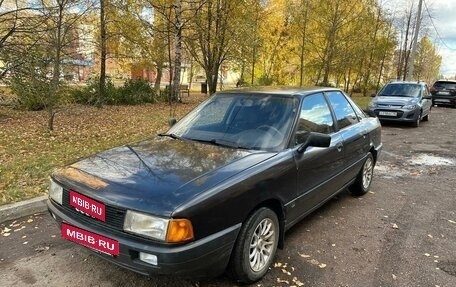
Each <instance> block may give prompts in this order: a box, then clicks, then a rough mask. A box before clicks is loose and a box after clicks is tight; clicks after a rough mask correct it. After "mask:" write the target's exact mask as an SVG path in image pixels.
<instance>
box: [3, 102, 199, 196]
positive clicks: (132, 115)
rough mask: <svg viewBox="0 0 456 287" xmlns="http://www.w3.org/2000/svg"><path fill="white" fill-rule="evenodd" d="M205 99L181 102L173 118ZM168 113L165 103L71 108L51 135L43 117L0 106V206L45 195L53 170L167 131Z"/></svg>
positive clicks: (57, 120) (58, 117)
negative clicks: (96, 153) (100, 107)
mask: <svg viewBox="0 0 456 287" xmlns="http://www.w3.org/2000/svg"><path fill="white" fill-rule="evenodd" d="M205 98H206V96H202V95H200V94H197V93H195V94H192V95H191V96H190V97H189V98H184V102H186V103H184V104H177V105H176V109H175V117H177V118H179V117H182V116H183V115H184V114H185V113H187V112H188V111H189V110H191V109H192V108H193V107H194V106H195V105H197V104H198V103H200V102H201V101H202V100H203V99H205ZM170 113H171V109H170V106H169V105H168V104H166V103H160V104H145V105H140V106H108V107H104V108H102V109H97V108H94V107H87V106H80V105H71V106H67V107H65V108H63V109H62V110H61V111H60V112H59V113H58V114H57V115H56V118H55V131H53V132H48V131H47V130H46V112H23V111H16V110H11V109H7V108H5V107H0V205H4V204H8V203H12V202H17V201H21V200H24V199H28V198H32V197H35V196H39V195H43V194H45V193H46V192H47V188H48V184H49V182H48V178H49V174H50V173H51V172H52V170H53V169H55V168H58V167H62V166H65V165H67V164H69V163H72V162H74V161H76V160H77V159H78V158H81V157H84V156H88V155H90V154H93V153H95V152H98V151H101V150H104V149H107V148H110V147H114V146H119V145H122V144H125V143H129V142H135V141H139V140H141V139H145V138H149V137H152V136H155V135H156V134H157V133H159V132H163V131H166V130H167V128H168V127H167V122H168V118H169V117H170Z"/></svg>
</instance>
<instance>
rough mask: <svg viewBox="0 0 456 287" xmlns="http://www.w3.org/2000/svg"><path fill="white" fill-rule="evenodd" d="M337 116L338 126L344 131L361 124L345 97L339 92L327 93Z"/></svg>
mask: <svg viewBox="0 0 456 287" xmlns="http://www.w3.org/2000/svg"><path fill="white" fill-rule="evenodd" d="M326 95H327V96H328V99H329V102H330V103H331V106H332V107H333V109H334V113H335V114H336V120H337V125H338V127H339V129H343V128H345V127H348V126H350V125H353V124H356V123H358V122H359V119H358V117H357V115H356V113H355V111H354V110H353V107H352V106H351V105H350V103H349V102H348V100H347V99H346V98H345V96H344V95H343V94H342V93H341V92H339V91H330V92H326Z"/></svg>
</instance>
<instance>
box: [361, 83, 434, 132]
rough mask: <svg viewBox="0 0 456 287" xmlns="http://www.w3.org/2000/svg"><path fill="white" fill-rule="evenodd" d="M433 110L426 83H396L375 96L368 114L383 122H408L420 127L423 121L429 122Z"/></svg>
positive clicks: (387, 86) (385, 87)
mask: <svg viewBox="0 0 456 287" xmlns="http://www.w3.org/2000/svg"><path fill="white" fill-rule="evenodd" d="M431 108H432V97H431V94H430V92H429V88H428V86H427V84H426V83H424V82H405V81H394V82H390V83H388V84H386V85H385V86H384V87H383V88H382V89H381V90H380V92H378V94H377V95H375V96H374V98H373V99H372V101H371V102H370V103H369V106H368V113H369V114H370V115H371V116H376V117H378V118H379V119H380V120H381V121H390V122H407V123H410V124H411V125H412V126H414V127H418V126H419V125H420V122H421V121H422V120H423V121H428V120H429V115H430V113H431Z"/></svg>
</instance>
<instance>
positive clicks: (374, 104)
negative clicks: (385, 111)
mask: <svg viewBox="0 0 456 287" xmlns="http://www.w3.org/2000/svg"><path fill="white" fill-rule="evenodd" d="M368 107H369V108H370V109H373V108H376V107H377V103H375V102H370V103H369V105H368Z"/></svg>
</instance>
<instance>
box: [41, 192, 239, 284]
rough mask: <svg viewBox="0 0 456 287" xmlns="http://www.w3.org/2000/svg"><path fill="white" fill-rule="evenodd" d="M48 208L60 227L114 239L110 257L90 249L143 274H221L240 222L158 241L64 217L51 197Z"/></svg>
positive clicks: (194, 275) (117, 263) (65, 215)
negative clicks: (176, 240)
mask: <svg viewBox="0 0 456 287" xmlns="http://www.w3.org/2000/svg"><path fill="white" fill-rule="evenodd" d="M47 206H48V210H49V212H50V213H51V215H52V216H53V218H54V219H55V220H56V221H57V223H58V225H59V226H61V224H62V222H65V223H68V224H70V225H73V226H76V227H79V228H81V229H85V230H87V231H90V232H93V233H97V234H99V235H102V236H105V237H108V238H111V239H114V240H117V241H118V242H119V245H120V250H119V256H115V257H114V256H110V255H105V254H102V253H99V252H97V251H94V250H92V249H90V248H88V249H89V250H91V251H93V252H94V253H96V254H97V255H99V256H100V257H102V258H103V259H105V260H107V261H110V262H112V263H114V264H116V265H119V266H121V267H123V268H126V269H129V270H132V271H135V272H137V273H140V274H143V275H148V276H151V275H171V274H172V275H176V276H179V277H191V278H204V277H213V276H217V275H220V274H222V273H223V272H224V271H225V269H226V267H227V265H228V262H229V259H230V255H231V251H232V249H233V246H234V243H235V241H236V238H237V235H238V233H239V230H240V228H241V224H237V225H235V226H232V227H229V228H227V229H225V230H222V231H220V232H218V233H216V234H212V235H210V236H208V237H205V238H203V239H200V240H198V241H194V242H190V243H188V244H184V245H170V244H163V243H158V242H154V241H150V240H146V239H143V238H138V237H137V236H134V235H130V234H127V233H125V234H117V233H113V232H110V231H109V230H102V229H100V228H97V226H95V225H94V226H92V225H90V224H86V223H84V224H81V223H80V222H78V221H77V220H75V219H73V218H72V217H70V216H68V215H67V214H65V213H64V212H63V209H62V208H61V207H60V206H59V205H57V204H55V203H54V202H53V201H52V200H49V199H48V201H47ZM139 252H145V253H148V254H153V255H156V256H157V258H158V264H157V265H156V266H155V265H152V264H148V263H145V262H143V261H141V260H139Z"/></svg>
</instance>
